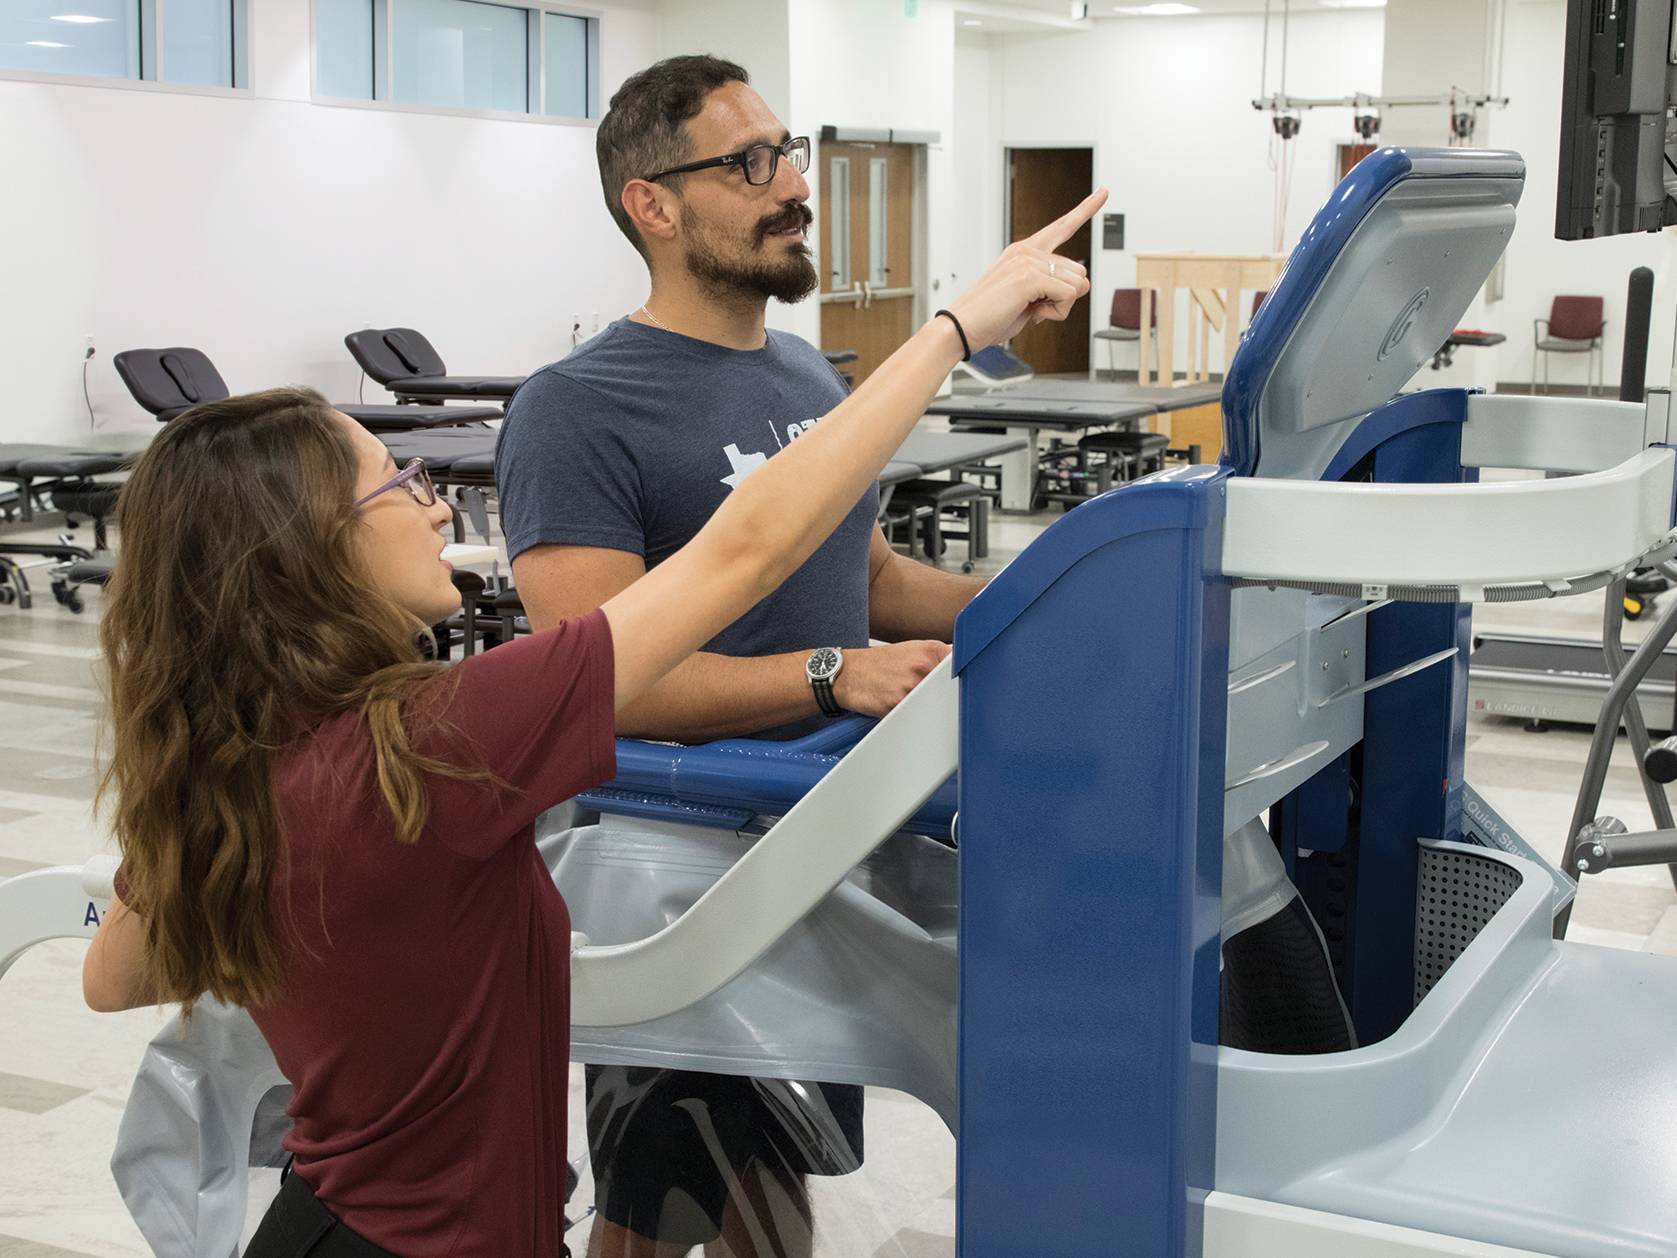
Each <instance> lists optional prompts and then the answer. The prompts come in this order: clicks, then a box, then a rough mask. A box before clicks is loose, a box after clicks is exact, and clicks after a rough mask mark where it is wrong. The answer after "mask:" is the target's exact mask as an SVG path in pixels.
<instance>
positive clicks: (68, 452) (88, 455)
mask: <svg viewBox="0 0 1677 1258" xmlns="http://www.w3.org/2000/svg"><path fill="white" fill-rule="evenodd" d="M98 445H109V446H110V448H109V449H99V448H96V447H90V446H54V445H44V444H38V443H35V442H25V441H16V442H12V441H8V442H0V476H26V477H29V478H31V479H33V478H34V477H37V476H98V475H100V474H102V473H105V472H117V471H121V470H122V469H123V468H125V467H127V466H128V465H129V464H131V463H132V462H133V461H134V460H135V459H137V458H139V456H140V452H141V451H142V450H143V449H144V448H145V442H144V441H131V443H124V444H118V443H111V442H99V443H98Z"/></svg>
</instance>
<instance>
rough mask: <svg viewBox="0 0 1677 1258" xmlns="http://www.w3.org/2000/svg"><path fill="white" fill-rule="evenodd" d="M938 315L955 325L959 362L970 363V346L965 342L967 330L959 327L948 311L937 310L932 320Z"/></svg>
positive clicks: (958, 322) (957, 321) (958, 323)
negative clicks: (959, 339) (959, 347)
mask: <svg viewBox="0 0 1677 1258" xmlns="http://www.w3.org/2000/svg"><path fill="white" fill-rule="evenodd" d="M939 315H941V316H942V317H943V318H945V319H948V320H949V322H951V323H953V324H954V325H955V335H956V336H958V337H960V338H961V361H962V362H964V363H970V362H971V361H972V345H971V344H970V343H969V342H968V341H967V330H966V329H965V328H963V327H962V326H961V321H960V320H959V319H957V318H956V317H955V316H954V315H953V314H951V313H950V312H949V311H947V310H939V311H938V312H937V313H936V314H934V315H933V316H932V318H934V319H936V318H937V317H938V316H939Z"/></svg>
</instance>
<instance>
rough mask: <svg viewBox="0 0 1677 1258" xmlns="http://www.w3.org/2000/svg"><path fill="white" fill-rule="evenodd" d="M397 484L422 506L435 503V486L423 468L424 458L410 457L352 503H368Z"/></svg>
mask: <svg viewBox="0 0 1677 1258" xmlns="http://www.w3.org/2000/svg"><path fill="white" fill-rule="evenodd" d="M398 486H400V487H401V488H403V489H405V490H407V491H408V492H409V493H410V494H412V495H413V498H414V501H415V502H417V503H418V504H419V505H420V506H422V507H432V506H435V505H436V503H437V487H436V486H435V485H433V484H432V483H431V473H430V472H428V471H426V470H425V460H424V459H410V460H409V461H408V464H407V466H406V467H404V468H403V469H402V470H401V471H399V472H397V473H396V475H394V476H392V477H391V478H390V479H389V480H387V481H385V482H384V484H382V485H380V486H379V487H378V488H377V489H375V490H373V492H372V493H370V494H367V495H365V496H363V497H360V498H357V499H356V500H355V504H354V505H355V506H357V507H359V506H362V505H364V504H365V503H369V502H371V501H372V500H373V499H374V498H377V497H378V496H379V495H380V494H386V493H389V492H390V491H391V490H392V489H395V488H397V487H398Z"/></svg>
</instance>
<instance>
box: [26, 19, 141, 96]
mask: <svg viewBox="0 0 1677 1258" xmlns="http://www.w3.org/2000/svg"><path fill="white" fill-rule="evenodd" d="M0 68H4V69H7V70H38V71H43V72H45V73H49V74H89V75H98V76H101V77H104V78H115V79H137V78H139V77H140V6H139V3H138V0H0Z"/></svg>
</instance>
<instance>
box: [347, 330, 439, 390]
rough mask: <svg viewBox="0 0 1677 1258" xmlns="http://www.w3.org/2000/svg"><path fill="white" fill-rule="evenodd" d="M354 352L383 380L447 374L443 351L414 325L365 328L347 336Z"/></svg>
mask: <svg viewBox="0 0 1677 1258" xmlns="http://www.w3.org/2000/svg"><path fill="white" fill-rule="evenodd" d="M344 344H345V345H346V346H347V347H348V349H349V352H350V356H351V357H352V358H354V359H355V361H356V362H357V363H358V364H360V367H361V370H362V371H364V372H366V373H367V374H368V375H369V376H371V377H372V378H373V379H374V380H376V381H378V382H379V383H380V384H389V383H390V382H391V381H392V380H411V379H413V378H414V377H415V376H446V375H447V374H448V368H447V367H445V366H443V360H442V357H441V355H439V354H438V353H437V351H436V350H435V349H433V348H432V347H431V342H430V341H428V340H426V339H425V337H424V335H423V334H421V333H419V332H416V331H414V330H413V329H412V328H364V329H363V330H361V331H360V332H351V333H350V334H349V335H348V336H346V337H344Z"/></svg>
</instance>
